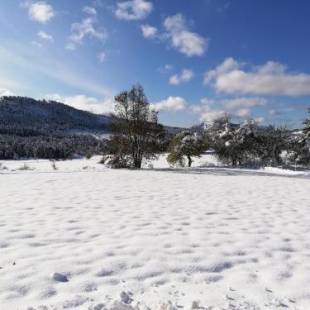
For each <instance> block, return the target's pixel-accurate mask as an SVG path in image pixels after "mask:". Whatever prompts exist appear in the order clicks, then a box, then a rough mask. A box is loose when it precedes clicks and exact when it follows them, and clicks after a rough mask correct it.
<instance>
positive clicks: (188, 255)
mask: <svg viewBox="0 0 310 310" xmlns="http://www.w3.org/2000/svg"><path fill="white" fill-rule="evenodd" d="M99 159H100V158H99V157H94V158H92V159H90V160H87V159H78V160H72V161H57V162H55V165H56V170H55V169H54V168H53V165H52V163H51V162H50V161H46V160H38V161H36V160H29V161H6V162H4V161H2V162H1V163H2V168H1V169H0V184H1V186H0V207H1V217H0V309H10V310H11V309H13V310H15V309H21V310H22V309H40V310H43V309H91V310H99V309H115V310H121V309H125V310H133V309H141V310H142V309H143V310H144V309H148V308H149V309H152V310H153V309H159V310H164V309H167V310H168V309H169V310H172V309H230V310H231V309H302V310H303V309H305V310H307V309H310V290H309V287H310V240H309V233H310V212H309V211H310V210H309V209H310V197H309V192H310V182H309V176H310V175H309V173H308V172H306V171H304V172H299V171H298V172H297V171H296V172H295V171H285V170H281V169H275V168H266V169H261V170H251V169H230V168H226V167H222V166H221V165H220V163H218V162H217V160H216V159H215V157H213V156H212V155H205V156H203V157H202V158H201V159H198V160H195V162H194V167H193V168H191V169H189V168H182V169H181V168H177V169H171V168H169V165H168V164H167V163H166V162H165V159H164V156H162V157H161V158H159V160H158V161H154V162H153V163H152V167H153V169H143V170H141V171H136V170H132V171H130V170H111V169H108V168H106V167H105V166H103V165H100V164H98V160H99ZM4 166H5V167H6V169H3V167H4ZM25 166H26V168H25ZM147 307H148V308H147Z"/></svg>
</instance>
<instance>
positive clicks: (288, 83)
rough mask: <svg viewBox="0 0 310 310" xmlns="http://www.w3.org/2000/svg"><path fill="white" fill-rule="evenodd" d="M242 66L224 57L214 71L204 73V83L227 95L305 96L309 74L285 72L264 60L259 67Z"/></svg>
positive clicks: (309, 85) (283, 68)
mask: <svg viewBox="0 0 310 310" xmlns="http://www.w3.org/2000/svg"><path fill="white" fill-rule="evenodd" d="M245 67H246V65H245V64H243V63H240V62H238V61H236V60H235V59H233V58H227V59H226V60H225V61H224V62H223V63H222V64H220V65H219V66H218V67H216V68H215V69H214V70H210V71H208V72H206V74H205V77H204V84H205V85H211V86H213V87H214V88H215V90H216V91H217V92H220V93H228V94H238V93H239V94H249V95H271V96H290V97H298V96H309V95H310V74H306V73H292V72H288V70H287V67H286V66H285V65H283V64H280V63H277V62H274V61H268V62H267V63H265V64H263V65H260V66H252V67H250V68H249V69H248V70H246V69H245Z"/></svg>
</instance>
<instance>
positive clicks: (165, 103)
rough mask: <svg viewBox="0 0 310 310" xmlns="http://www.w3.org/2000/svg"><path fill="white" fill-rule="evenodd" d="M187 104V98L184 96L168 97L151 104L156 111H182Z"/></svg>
mask: <svg viewBox="0 0 310 310" xmlns="http://www.w3.org/2000/svg"><path fill="white" fill-rule="evenodd" d="M186 106H187V103H186V100H185V99H184V98H182V97H171V96H170V97H168V98H167V99H165V100H162V101H159V102H157V103H154V104H152V105H151V107H152V109H155V110H156V111H180V110H184V109H185V108H186Z"/></svg>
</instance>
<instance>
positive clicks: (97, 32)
mask: <svg viewBox="0 0 310 310" xmlns="http://www.w3.org/2000/svg"><path fill="white" fill-rule="evenodd" d="M96 23H97V20H96V19H95V18H94V17H87V18H84V19H83V20H82V21H81V22H80V23H73V24H72V25H71V35H70V37H69V40H70V41H69V43H68V44H67V45H66V48H67V49H69V50H74V49H75V48H76V45H77V44H82V43H83V40H84V38H86V37H90V38H95V39H97V40H100V41H103V40H105V39H106V38H107V32H106V31H105V30H104V29H97V27H96Z"/></svg>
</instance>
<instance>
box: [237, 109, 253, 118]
mask: <svg viewBox="0 0 310 310" xmlns="http://www.w3.org/2000/svg"><path fill="white" fill-rule="evenodd" d="M234 115H235V116H238V117H241V118H246V117H250V115H251V110H250V109H246V108H244V109H239V110H237V111H235V113H234Z"/></svg>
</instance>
